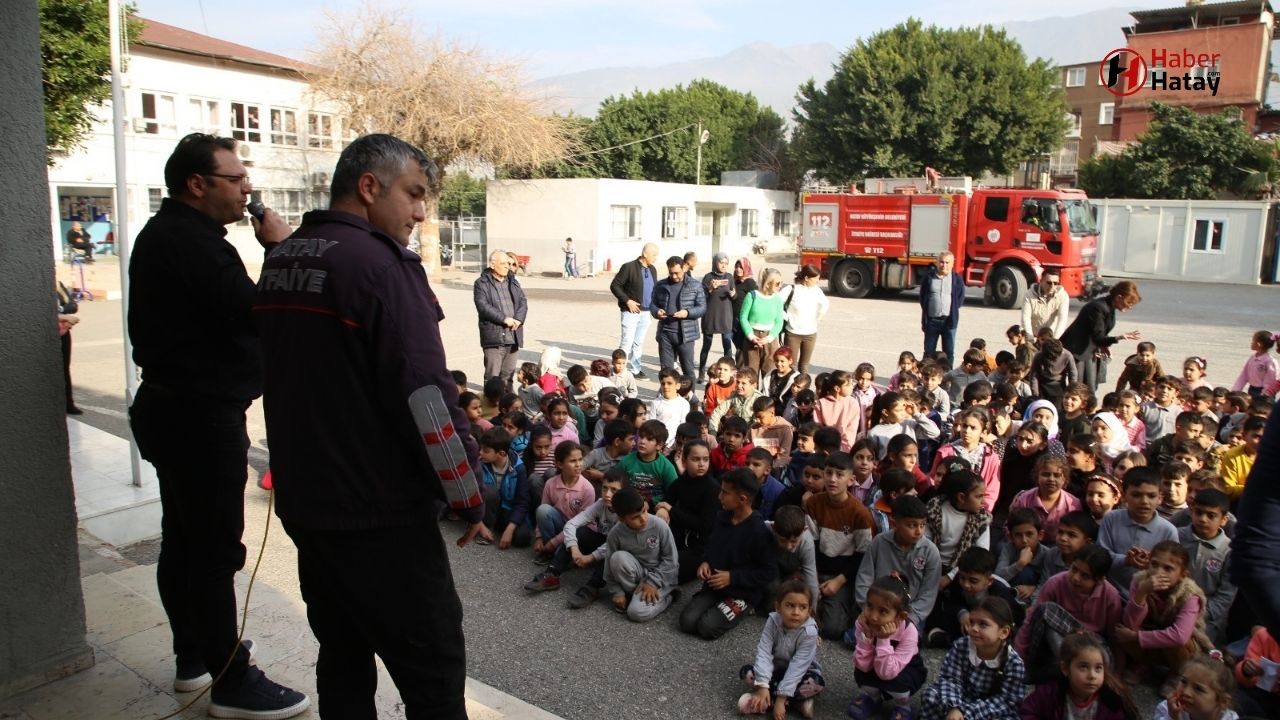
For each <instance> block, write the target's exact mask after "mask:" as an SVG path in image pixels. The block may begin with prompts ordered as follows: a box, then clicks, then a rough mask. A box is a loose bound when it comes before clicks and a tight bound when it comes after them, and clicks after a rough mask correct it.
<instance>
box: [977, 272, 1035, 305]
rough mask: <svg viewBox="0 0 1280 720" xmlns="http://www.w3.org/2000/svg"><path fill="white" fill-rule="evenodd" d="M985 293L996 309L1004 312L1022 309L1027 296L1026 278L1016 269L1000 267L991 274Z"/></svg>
mask: <svg viewBox="0 0 1280 720" xmlns="http://www.w3.org/2000/svg"><path fill="white" fill-rule="evenodd" d="M987 292H988V294H989V296H990V297H991V301H992V302H993V303H994V304H995V306H996V307H1000V308H1004V309H1006V310H1008V309H1010V308H1019V307H1022V301H1023V299H1024V298H1026V296H1027V277H1026V276H1025V275H1023V274H1022V272H1021V271H1019V270H1018V269H1017V268H1016V267H1013V266H1011V265H1001V266H1000V267H998V268H996V269H995V270H993V271H992V272H991V279H990V280H989V281H988V283H987Z"/></svg>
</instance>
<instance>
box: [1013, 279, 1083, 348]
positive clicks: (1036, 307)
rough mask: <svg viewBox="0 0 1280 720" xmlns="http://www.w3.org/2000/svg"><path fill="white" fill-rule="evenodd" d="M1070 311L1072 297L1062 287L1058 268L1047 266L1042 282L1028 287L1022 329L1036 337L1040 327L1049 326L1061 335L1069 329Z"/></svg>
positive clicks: (1023, 306) (1054, 333)
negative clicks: (1068, 315)
mask: <svg viewBox="0 0 1280 720" xmlns="http://www.w3.org/2000/svg"><path fill="white" fill-rule="evenodd" d="M1070 311H1071V297H1070V296H1068V295H1067V291H1066V289H1065V288H1063V287H1062V276H1061V275H1060V274H1059V271H1058V268H1053V267H1051V268H1045V270H1044V272H1043V273H1041V274H1040V282H1038V283H1036V284H1035V285H1032V286H1031V287H1030V288H1029V289H1028V291H1027V299H1026V300H1024V301H1023V302H1022V329H1023V330H1026V331H1027V334H1028V335H1030V336H1031V337H1033V338H1034V337H1035V336H1036V333H1038V332H1040V328H1043V327H1047V328H1049V329H1050V330H1052V331H1053V336H1054V337H1060V336H1061V335H1062V332H1063V331H1064V330H1066V329H1067V314H1068V313H1069V312H1070Z"/></svg>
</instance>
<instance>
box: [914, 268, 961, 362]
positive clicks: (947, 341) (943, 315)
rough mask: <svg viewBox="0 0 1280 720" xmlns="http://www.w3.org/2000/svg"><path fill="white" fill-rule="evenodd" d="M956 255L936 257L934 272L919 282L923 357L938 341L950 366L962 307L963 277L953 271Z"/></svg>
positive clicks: (932, 349)
mask: <svg viewBox="0 0 1280 720" xmlns="http://www.w3.org/2000/svg"><path fill="white" fill-rule="evenodd" d="M955 264H956V256H955V255H953V254H952V253H950V252H944V253H942V254H941V255H939V256H938V263H937V264H936V265H934V266H933V268H934V271H933V272H932V273H929V274H927V275H925V277H924V279H923V280H921V281H920V329H921V330H922V331H923V332H924V356H925V357H926V358H930V357H933V354H934V353H935V352H937V351H938V338H942V352H944V353H946V354H947V360H948V361H950V362H951V363H952V364H954V363H955V361H956V328H957V327H958V326H959V325H960V308H961V307H963V306H964V278H963V277H962V276H961V275H960V273H958V272H955V271H954V270H953V268H954V267H955Z"/></svg>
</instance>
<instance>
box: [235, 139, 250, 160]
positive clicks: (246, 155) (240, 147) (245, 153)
mask: <svg viewBox="0 0 1280 720" xmlns="http://www.w3.org/2000/svg"><path fill="white" fill-rule="evenodd" d="M236 152H237V153H239V154H240V159H241V160H252V159H253V146H252V145H250V144H249V143H246V142H239V143H236Z"/></svg>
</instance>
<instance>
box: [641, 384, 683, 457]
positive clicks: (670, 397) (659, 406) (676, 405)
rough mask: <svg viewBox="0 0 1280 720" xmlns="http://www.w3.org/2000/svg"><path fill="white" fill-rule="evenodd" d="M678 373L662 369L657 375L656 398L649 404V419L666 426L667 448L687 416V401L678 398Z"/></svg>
mask: <svg viewBox="0 0 1280 720" xmlns="http://www.w3.org/2000/svg"><path fill="white" fill-rule="evenodd" d="M679 389H680V373H678V372H676V371H675V370H674V369H673V368H663V369H662V370H661V371H660V372H659V373H658V396H657V397H655V398H654V399H653V400H652V401H651V402H650V403H649V417H651V418H653V419H654V420H657V421H659V422H661V423H662V424H663V425H666V426H667V437H668V441H667V447H670V446H671V443H672V442H673V441H674V440H675V436H676V428H677V427H679V425H680V423H682V422H684V416H685V415H688V414H689V401H688V400H685V399H684V398H682V397H680V394H679Z"/></svg>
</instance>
